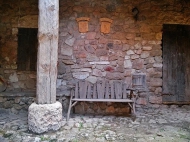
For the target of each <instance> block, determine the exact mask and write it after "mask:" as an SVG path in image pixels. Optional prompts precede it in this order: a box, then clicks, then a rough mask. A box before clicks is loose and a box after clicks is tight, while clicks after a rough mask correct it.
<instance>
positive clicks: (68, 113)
mask: <svg viewBox="0 0 190 142" xmlns="http://www.w3.org/2000/svg"><path fill="white" fill-rule="evenodd" d="M71 108H72V97H71V98H70V101H69V108H68V112H67V121H68V120H69V117H70V112H71Z"/></svg>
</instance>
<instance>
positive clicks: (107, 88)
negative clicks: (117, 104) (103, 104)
mask: <svg viewBox="0 0 190 142" xmlns="http://www.w3.org/2000/svg"><path fill="white" fill-rule="evenodd" d="M109 89H110V85H109V82H108V81H106V95H105V98H106V99H109V98H110V96H109V95H110V92H109Z"/></svg>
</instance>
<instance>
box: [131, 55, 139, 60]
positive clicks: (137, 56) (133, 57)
mask: <svg viewBox="0 0 190 142" xmlns="http://www.w3.org/2000/svg"><path fill="white" fill-rule="evenodd" d="M139 57H140V56H139V55H137V54H133V55H131V59H132V60H134V59H138V58H139Z"/></svg>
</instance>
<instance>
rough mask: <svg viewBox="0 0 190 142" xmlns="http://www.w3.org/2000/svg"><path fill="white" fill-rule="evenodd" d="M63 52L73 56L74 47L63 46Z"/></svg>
mask: <svg viewBox="0 0 190 142" xmlns="http://www.w3.org/2000/svg"><path fill="white" fill-rule="evenodd" d="M61 54H62V55H67V56H71V55H73V49H72V48H71V47H62V48H61Z"/></svg>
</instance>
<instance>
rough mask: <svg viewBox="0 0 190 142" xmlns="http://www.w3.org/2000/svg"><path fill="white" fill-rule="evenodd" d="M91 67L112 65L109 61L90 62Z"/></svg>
mask: <svg viewBox="0 0 190 142" xmlns="http://www.w3.org/2000/svg"><path fill="white" fill-rule="evenodd" d="M90 64H91V65H96V64H97V65H108V64H110V62H109V61H97V62H90Z"/></svg>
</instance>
